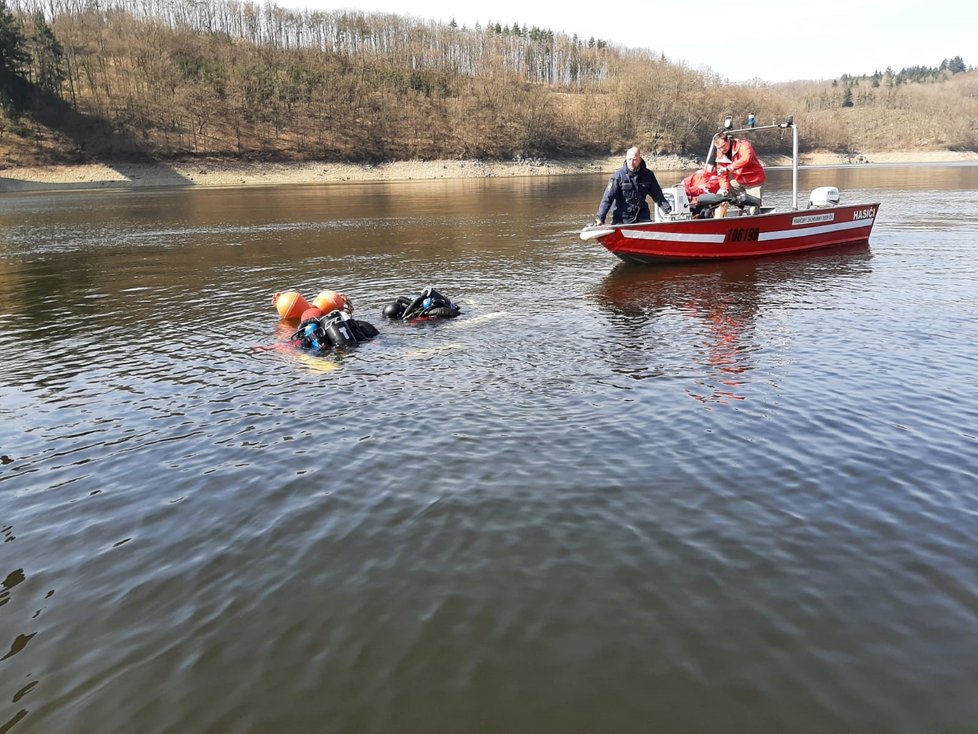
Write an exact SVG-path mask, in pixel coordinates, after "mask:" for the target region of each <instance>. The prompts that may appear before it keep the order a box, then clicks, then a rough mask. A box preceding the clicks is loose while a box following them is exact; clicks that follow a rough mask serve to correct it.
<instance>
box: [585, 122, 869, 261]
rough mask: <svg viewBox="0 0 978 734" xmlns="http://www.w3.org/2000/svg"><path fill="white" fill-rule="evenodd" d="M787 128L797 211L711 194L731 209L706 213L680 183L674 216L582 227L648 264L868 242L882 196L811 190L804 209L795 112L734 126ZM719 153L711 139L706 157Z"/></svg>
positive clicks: (670, 191)
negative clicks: (845, 200)
mask: <svg viewBox="0 0 978 734" xmlns="http://www.w3.org/2000/svg"><path fill="white" fill-rule="evenodd" d="M788 128H790V129H791V131H792V143H793V145H792V166H791V168H792V208H791V209H790V210H785V211H777V210H776V209H773V208H766V207H760V208H759V213H757V214H748V213H746V211H745V210H744V207H745V206H746V204H747V203H756V199H755V200H753V202H750V197H747V201H745V200H744V199H743V197H742V198H741V199H740V200H739V201H736V200H734V199H724V198H723V197H720V196H717V195H709V194H704V195H702V196H700V197H699V201H700V203H701V204H702V203H704V202H707V203H708V204H712V205H713V206H712V207H709V206H708V207H707V208H708V209H709V208H713V209H717V208H718V207H719V208H723V209H726V216H723V217H720V216H716V217H712V218H699V217H697V216H696V215H695V214H694V213H693V212H692V210H691V208H690V205H689V201H688V199H687V197H686V191H685V189H684V188H683V186H682V185H679V186H674V187H671V188H664V189H663V193H664V194H665V195H666V198H667V199H669V200H670V203H671V204H672V213H670V214H669V215H668V216H664V215H663V214H662V212H661V210H660V209H659V207H657V206H656V207H655V221H653V222H638V223H636V224H613V225H604V224H600V225H591V226H588V227H585V228H584V230H583V231H582V232H581V239H582V240H584V241H585V242H589V241H592V240H597V241H598V242H600V243H601V244H602V245H604V246H605V247H606V248H607V249H608V250H609V251H610V252H612V253H613V254H615V255H617V256H618V257H620V258H621V259H622V260H625V261H630V262H642V263H663V262H698V261H705V260H731V259H735V258H745V257H761V256H766V255H783V254H786V253H793V252H806V251H809V250H817V249H822V248H827V247H838V246H840V245H856V244H865V243H867V242H869V235H870V233H871V232H872V230H873V224H874V223H875V221H876V213H877V211H878V210H879V203H878V202H877V203H867V204H847V205H845V206H841V205H840V204H839V190H838V189H836V188H835V187H834V186H823V187H820V188H817V189H815V190H814V191H812V193H811V196H810V198H809V202H808V206H807V208H806V209H799V208H798V128H797V127H796V126H795V124H794V121H793V120H792V118H790V117H789V118H788V119H787V120H786V121H785V122H783V123H781V124H776V125H764V126H759V127H755V128H744V129H740V130H729V132H730V133H731V134H733V133H753V132H757V131H760V130H766V129H782V130H784V129H788ZM713 151H714V149H713V147H712V145H711V147H710V152H709V153H708V154H707V162H709V160H710V157H711V155H712V154H713ZM711 196H712V198H711Z"/></svg>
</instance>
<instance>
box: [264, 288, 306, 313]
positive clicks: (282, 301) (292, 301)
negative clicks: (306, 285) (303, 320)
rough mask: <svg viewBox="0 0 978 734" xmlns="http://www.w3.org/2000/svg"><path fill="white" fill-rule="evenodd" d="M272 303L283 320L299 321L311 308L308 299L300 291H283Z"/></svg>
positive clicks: (273, 298)
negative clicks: (303, 313)
mask: <svg viewBox="0 0 978 734" xmlns="http://www.w3.org/2000/svg"><path fill="white" fill-rule="evenodd" d="M272 303H274V304H275V309H276V310H277V311H278V315H279V316H281V317H282V318H283V319H297V318H299V317H300V316H301V315H302V312H303V311H305V310H306V309H308V308H310V306H309V304H308V303H307V302H306V299H305V298H303V297H302V294H301V293H299V292H298V291H282V292H281V293H276V294H275V295H274V296H272Z"/></svg>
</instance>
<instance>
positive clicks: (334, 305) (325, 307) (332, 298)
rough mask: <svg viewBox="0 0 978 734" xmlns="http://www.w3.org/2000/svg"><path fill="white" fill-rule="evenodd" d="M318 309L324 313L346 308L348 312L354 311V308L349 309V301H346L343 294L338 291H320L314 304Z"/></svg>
mask: <svg viewBox="0 0 978 734" xmlns="http://www.w3.org/2000/svg"><path fill="white" fill-rule="evenodd" d="M312 305H314V306H315V307H316V308H318V309H319V310H320V311H322V312H323V313H329V312H330V311H339V310H342V309H344V308H346V309H347V310H348V311H352V310H353V309H352V308H347V307H348V305H349V301H347V300H346V296H344V295H343V294H342V293H337V292H336V291H331V290H325V291H320V293H319V295H318V296H316V298H315V300H314V301H313V302H312Z"/></svg>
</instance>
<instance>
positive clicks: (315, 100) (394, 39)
mask: <svg viewBox="0 0 978 734" xmlns="http://www.w3.org/2000/svg"><path fill="white" fill-rule="evenodd" d="M940 63H941V65H940V66H938V67H935V68H934V69H933V70H919V69H918V71H919V72H926V73H917V74H914V75H908V74H906V73H905V72H906V70H902V71H901V72H897V73H894V72H893V71H892V70H890V69H887V71H886V72H876V73H874V74H872V75H868V76H861V77H849V76H847V77H843V78H842V79H841V80H829V81H819V82H796V83H792V84H781V85H767V84H765V83H763V82H760V81H757V82H755V83H753V84H749V85H734V84H729V83H726V82H725V81H724V80H723V79H722V77H721V76H719V75H717V74H712V73H704V72H702V71H696V70H692V69H689V68H687V67H685V66H682V65H677V64H674V63H671V62H670V61H669V60H667V59H665V58H662V57H661V56H659V55H657V54H656V53H655V52H654V51H645V50H634V49H626V48H621V47H618V46H616V45H614V44H613V43H611V42H608V41H607V40H602V39H582V38H577V37H568V36H565V35H562V34H559V33H554V32H553V31H551V30H548V29H541V28H527V27H521V26H519V25H518V24H514V25H500V24H499V23H495V22H487V23H486V25H485V26H484V27H482V26H477V27H475V28H461V27H457V26H455V25H454V24H450V25H444V24H435V23H429V22H425V21H421V20H417V19H414V18H408V17H402V16H397V15H386V14H368V13H349V12H341V13H326V12H312V11H290V10H284V9H282V8H279V7H277V6H275V5H273V4H264V5H257V4H254V3H250V2H242V1H240V0H213V1H208V0H204V1H201V0H44V1H42V0H10V2H7V0H0V102H2V107H3V111H2V115H0V154H2V155H3V156H4V160H3V164H5V165H30V164H32V163H51V162H80V161H85V160H90V159H92V158H116V159H127V158H128V159H139V158H146V157H149V158H159V159H176V158H188V157H194V156H210V157H213V156H221V157H235V158H266V159H275V160H314V159H315V160H347V161H369V160H391V159H414V158H424V159H434V158H457V157H464V158H491V159H511V158H513V157H519V156H523V157H566V156H578V155H582V156H583V155H607V154H610V153H612V152H619V151H621V150H623V149H624V148H626V147H628V146H629V145H631V144H633V143H638V144H640V145H642V146H643V148H645V149H646V150H649V151H651V152H653V153H686V152H693V153H699V152H703V151H704V150H705V149H706V148H707V146H708V144H709V140H710V136H711V135H712V133H713V132H714V131H715V130H716V128H717V125H718V123H719V121H720V120H722V119H723V117H724V116H725V115H727V114H732V115H733V116H734V117H735V119H737V120H742V119H744V117H746V114H747V113H748V112H753V113H755V114H756V115H757V119H758V121H759V122H761V123H766V122H770V121H775V120H777V121H780V120H781V119H783V118H784V117H785V116H786V115H788V114H793V115H794V116H795V119H796V120H797V121H798V122H799V123H800V124H801V125H802V130H803V143H804V145H805V146H806V147H808V148H819V149H830V150H835V151H838V152H840V153H844V154H845V153H855V152H858V151H860V150H875V151H879V150H887V149H894V150H897V149H899V150H907V149H912V148H915V147H922V148H927V149H954V150H978V126H976V120H978V72H975V71H974V70H968V69H967V67H966V66H965V65H964V62H963V60H962V59H960V57H954V58H953V59H952V61H951V62H949V61H948V60H944V61H943V62H940ZM718 71H720V72H722V70H718ZM759 72H763V70H759ZM758 147H759V148H760V149H761V150H762V151H768V152H784V151H785V150H787V149H789V148H790V140H785V141H783V140H780V139H779V137H778V136H777V135H771V136H769V139H766V140H758Z"/></svg>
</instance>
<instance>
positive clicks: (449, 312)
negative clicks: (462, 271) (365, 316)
mask: <svg viewBox="0 0 978 734" xmlns="http://www.w3.org/2000/svg"><path fill="white" fill-rule="evenodd" d="M460 313H462V309H461V308H459V307H458V306H457V305H456V304H454V303H452V302H451V301H450V300H448V299H447V298H445V296H443V295H442V294H441V293H439V292H438V291H436V290H435V289H434V288H431V287H428V288H425V289H424V290H423V291H421V293H419V294H417V295H414V296H411V297H410V298H409V297H407V296H398V298H397V299H396V300H395V301H393V302H391V303H389V304H387V305H386V306H384V316H386V317H387V318H389V319H400V320H401V321H410V320H411V319H418V318H421V319H431V318H442V319H453V318H455V317H456V316H458V315H459V314H460Z"/></svg>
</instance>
